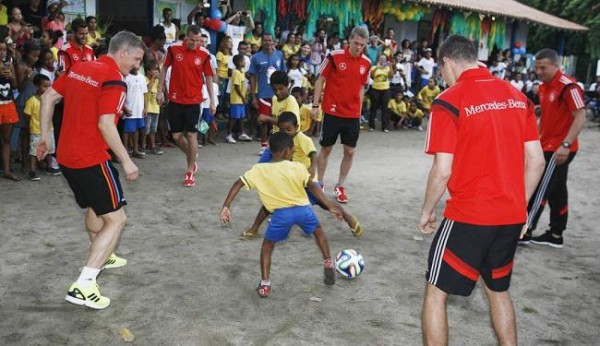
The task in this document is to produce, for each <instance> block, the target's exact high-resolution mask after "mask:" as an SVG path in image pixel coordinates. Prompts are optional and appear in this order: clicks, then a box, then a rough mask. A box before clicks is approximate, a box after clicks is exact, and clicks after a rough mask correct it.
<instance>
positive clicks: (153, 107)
mask: <svg viewBox="0 0 600 346" xmlns="http://www.w3.org/2000/svg"><path fill="white" fill-rule="evenodd" d="M146 85H147V86H148V92H147V93H145V94H144V100H145V101H146V113H152V114H160V105H159V104H158V102H157V101H156V94H157V93H158V78H155V79H154V82H153V83H152V85H150V79H148V77H146Z"/></svg>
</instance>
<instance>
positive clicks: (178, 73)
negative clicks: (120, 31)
mask: <svg viewBox="0 0 600 346" xmlns="http://www.w3.org/2000/svg"><path fill="white" fill-rule="evenodd" d="M201 40H202V32H201V31H200V27H199V26H197V25H190V26H188V29H187V37H186V39H185V40H183V42H176V43H173V44H172V45H170V46H169V49H168V50H167V55H166V57H165V63H164V67H163V69H162V70H161V72H160V82H159V84H158V93H157V95H156V99H157V101H158V103H159V104H162V103H163V101H164V93H163V90H164V86H165V79H166V75H167V69H168V68H169V67H171V79H170V80H169V88H168V90H169V95H168V96H169V104H168V106H167V114H168V119H169V125H170V127H171V134H172V136H173V139H174V140H175V143H177V145H178V146H179V148H180V149H181V150H183V152H184V153H185V157H186V159H187V170H186V172H185V178H184V180H183V185H184V186H186V187H192V186H195V185H196V179H195V178H194V173H196V171H197V170H198V165H197V164H196V156H197V155H198V139H197V138H198V119H199V117H200V104H201V103H202V86H203V85H204V83H205V82H206V85H212V83H213V82H212V80H213V77H212V76H213V75H214V74H215V71H214V69H213V67H212V65H211V64H210V53H209V51H208V50H206V48H204V47H201V45H200V41H201ZM205 79H206V81H205ZM207 90H208V95H209V98H210V112H211V114H212V115H214V114H215V111H216V106H215V95H214V93H213V88H207ZM184 131H185V132H186V135H185V137H184V136H182V133H183V132H184Z"/></svg>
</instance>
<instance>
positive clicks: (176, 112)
mask: <svg viewBox="0 0 600 346" xmlns="http://www.w3.org/2000/svg"><path fill="white" fill-rule="evenodd" d="M167 119H169V128H170V129H171V132H174V133H180V132H183V131H185V132H198V120H200V105H199V104H198V105H182V104H179V103H174V102H169V105H168V106H167Z"/></svg>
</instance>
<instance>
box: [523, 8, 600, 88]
mask: <svg viewBox="0 0 600 346" xmlns="http://www.w3.org/2000/svg"><path fill="white" fill-rule="evenodd" d="M519 1H520V2H522V3H524V4H526V5H528V6H531V7H534V8H537V9H538V10H541V11H544V12H546V13H550V14H552V15H555V16H557V17H561V18H564V19H567V20H569V21H572V22H574V23H578V24H581V25H585V26H587V27H588V28H589V29H590V30H589V31H584V32H573V31H561V30H558V29H556V28H552V27H548V26H544V25H532V26H530V30H529V38H528V40H527V48H528V50H529V51H530V52H537V51H538V50H540V49H542V48H546V47H552V48H558V47H559V46H560V44H561V41H562V40H563V39H564V42H565V51H564V53H565V54H567V55H571V54H572V55H576V56H578V62H577V72H576V74H577V75H578V76H579V77H583V78H582V79H583V80H585V77H587V76H586V74H587V69H588V64H589V63H590V61H592V62H593V61H594V60H596V59H600V3H598V0H519Z"/></svg>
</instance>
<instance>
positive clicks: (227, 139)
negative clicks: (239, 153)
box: [225, 135, 236, 144]
mask: <svg viewBox="0 0 600 346" xmlns="http://www.w3.org/2000/svg"><path fill="white" fill-rule="evenodd" d="M225 140H226V141H227V143H231V144H235V143H236V141H235V139H233V136H232V135H229V136H227V137H225Z"/></svg>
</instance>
